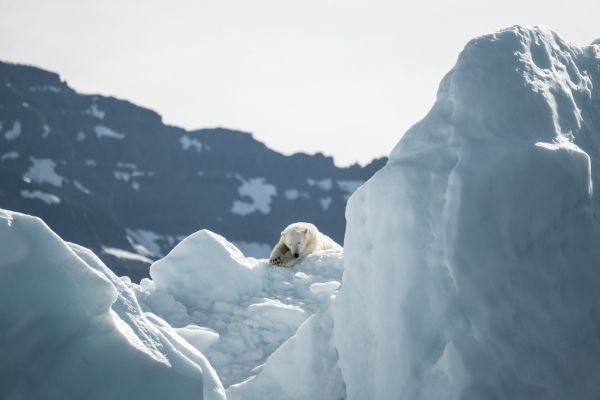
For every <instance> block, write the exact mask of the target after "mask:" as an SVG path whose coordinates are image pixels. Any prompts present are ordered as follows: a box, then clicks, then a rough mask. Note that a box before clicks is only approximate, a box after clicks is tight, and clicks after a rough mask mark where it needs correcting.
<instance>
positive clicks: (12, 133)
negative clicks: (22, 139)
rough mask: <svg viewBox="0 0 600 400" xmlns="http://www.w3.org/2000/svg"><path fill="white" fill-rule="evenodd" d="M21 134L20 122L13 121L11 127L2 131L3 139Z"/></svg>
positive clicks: (13, 137) (12, 138)
mask: <svg viewBox="0 0 600 400" xmlns="http://www.w3.org/2000/svg"><path fill="white" fill-rule="evenodd" d="M20 135H21V122H20V121H18V120H17V121H15V122H13V125H12V128H10V129H9V130H7V131H6V132H4V139H6V140H15V139H17V138H18V137H19V136H20Z"/></svg>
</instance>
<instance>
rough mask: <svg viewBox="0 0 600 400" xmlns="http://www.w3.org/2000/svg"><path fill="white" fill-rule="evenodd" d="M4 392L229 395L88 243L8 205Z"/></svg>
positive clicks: (0, 303)
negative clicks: (147, 311) (81, 243)
mask: <svg viewBox="0 0 600 400" xmlns="http://www.w3.org/2000/svg"><path fill="white" fill-rule="evenodd" d="M0 243H1V244H2V251H0V320H1V322H2V323H1V324H0V355H1V357H0V393H2V397H3V398H7V399H41V398H43V399H78V398H86V399H133V398H140V399H141V398H143V399H157V400H158V399H166V398H168V399H191V398H204V399H215V400H217V399H221V400H222V399H225V392H224V389H223V386H222V385H221V383H220V381H219V379H218V377H217V375H216V373H215V371H214V370H213V369H212V367H211V366H210V364H209V363H208V361H207V360H206V358H205V357H204V356H203V355H202V354H201V353H200V352H199V351H197V350H196V349H195V348H194V347H192V346H191V345H190V344H189V343H188V342H186V341H185V340H184V339H182V338H181V337H180V336H179V335H177V333H176V332H175V331H174V330H173V328H171V327H170V326H169V325H168V324H167V323H166V322H164V321H163V320H161V319H160V318H158V317H156V316H155V315H151V314H144V313H143V312H142V310H141V309H140V306H139V304H138V303H137V300H136V297H135V295H134V293H133V292H132V291H131V290H130V289H128V287H127V285H126V284H125V283H124V282H122V281H121V280H120V279H119V278H118V277H116V276H115V275H114V274H113V273H112V271H111V270H110V269H108V268H107V267H106V266H105V265H104V264H102V262H101V261H100V260H99V259H98V258H97V257H96V256H95V255H94V254H93V253H92V252H91V251H89V250H87V249H85V248H83V247H80V246H78V245H75V244H67V243H65V242H64V241H62V240H61V239H60V238H59V237H58V236H57V235H56V234H54V233H53V232H52V231H51V230H50V229H49V228H48V227H47V226H46V225H45V224H44V223H43V222H42V221H41V220H40V219H38V218H35V217H31V216H27V215H23V214H18V213H14V212H9V211H4V210H0Z"/></svg>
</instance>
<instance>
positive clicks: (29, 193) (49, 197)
mask: <svg viewBox="0 0 600 400" xmlns="http://www.w3.org/2000/svg"><path fill="white" fill-rule="evenodd" d="M21 196H23V198H24V199H37V200H41V201H43V202H44V203H46V204H48V205H49V206H52V205H55V204H60V198H59V197H58V196H56V195H54V194H51V193H46V192H42V191H41V190H26V189H23V190H21Z"/></svg>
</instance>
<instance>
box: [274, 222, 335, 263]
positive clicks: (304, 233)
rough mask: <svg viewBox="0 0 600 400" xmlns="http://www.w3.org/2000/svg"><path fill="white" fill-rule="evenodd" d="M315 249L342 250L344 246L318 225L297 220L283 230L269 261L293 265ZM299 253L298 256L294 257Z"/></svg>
mask: <svg viewBox="0 0 600 400" xmlns="http://www.w3.org/2000/svg"><path fill="white" fill-rule="evenodd" d="M315 251H338V252H339V251H342V246H340V245H339V244H337V243H336V242H335V241H334V240H333V239H331V238H330V237H329V236H327V235H325V234H324V233H321V232H319V230H318V229H317V227H316V226H314V225H313V224H310V223H308V222H296V223H293V224H291V225H289V226H288V227H287V228H285V229H284V230H283V232H281V238H280V239H279V242H278V243H277V244H276V245H275V247H274V248H273V251H272V252H271V258H270V259H269V262H270V263H271V264H275V265H283V266H286V267H291V266H292V265H294V264H296V263H297V262H298V261H300V260H301V259H302V258H304V257H306V256H307V255H309V254H310V253H312V252H315ZM294 254H297V255H298V257H294Z"/></svg>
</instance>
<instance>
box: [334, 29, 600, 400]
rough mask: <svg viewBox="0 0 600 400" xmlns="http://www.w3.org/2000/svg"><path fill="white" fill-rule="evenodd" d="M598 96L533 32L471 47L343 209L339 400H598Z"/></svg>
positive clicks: (574, 56)
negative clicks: (342, 395)
mask: <svg viewBox="0 0 600 400" xmlns="http://www.w3.org/2000/svg"><path fill="white" fill-rule="evenodd" d="M598 86H600V46H590V47H584V48H578V47H575V46H574V45H571V44H569V43H567V42H565V41H564V40H562V39H561V38H560V37H559V36H558V35H556V34H555V33H553V32H552V31H550V30H547V29H544V28H523V27H518V26H515V27H512V28H509V29H505V30H502V31H499V32H497V33H495V34H492V35H486V36H482V37H479V38H476V39H474V40H472V41H471V42H469V43H468V44H467V45H466V47H465V49H464V50H463V52H462V53H461V54H460V56H459V58H458V61H457V63H456V66H455V67H454V68H453V69H452V70H451V71H450V72H449V73H448V74H447V75H446V77H445V78H444V79H443V81H442V83H441V85H440V88H439V91H438V95H437V100H436V102H435V105H434V106H433V108H432V110H431V111H430V112H429V114H428V115H427V116H426V117H425V118H424V119H423V120H422V121H420V122H419V123H417V124H416V125H414V126H413V127H412V128H411V129H410V130H409V131H408V132H407V133H406V134H405V135H404V137H402V139H401V140H400V142H399V143H398V145H397V146H396V148H395V149H394V150H393V152H392V153H391V157H390V160H389V162H388V164H387V166H386V167H384V168H383V169H382V170H381V171H379V172H378V173H377V174H376V175H375V176H374V177H373V178H372V179H371V180H369V181H368V182H367V183H366V184H365V185H363V186H362V187H361V188H360V189H359V190H358V191H357V192H356V193H355V194H354V195H353V196H352V197H351V199H350V202H349V204H348V207H347V210H346V216H347V220H348V226H347V230H346V236H345V241H344V243H345V273H344V278H343V283H342V289H341V291H340V294H339V296H338V297H337V299H336V303H335V305H334V339H335V340H334V342H335V345H336V348H337V350H338V352H339V367H340V369H341V371H342V376H343V378H344V381H345V384H346V390H347V398H348V399H349V400H352V399H365V398H376V399H398V398H407V399H413V400H417V399H440V398H444V399H501V398H510V399H534V398H536V399H541V398H543V399H567V398H569V399H594V398H598V396H599V395H600V386H598V382H599V379H600V367H599V366H598V365H600V364H598V359H599V358H600V335H599V332H600V297H599V296H598V293H599V289H600V270H599V268H600V246H598V243H600V236H599V231H598V228H599V225H598V219H597V218H598V217H597V216H598V211H599V208H598V206H599V204H600V203H599V202H598V197H597V196H596V195H594V192H593V188H594V187H596V188H597V187H599V186H598V183H599V182H598V177H599V172H600V169H599V168H598V166H597V160H598V159H599V158H598V155H599V154H598V152H599V151H600V142H599V139H600V119H599V118H598V116H599V115H600V90H599V89H598Z"/></svg>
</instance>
